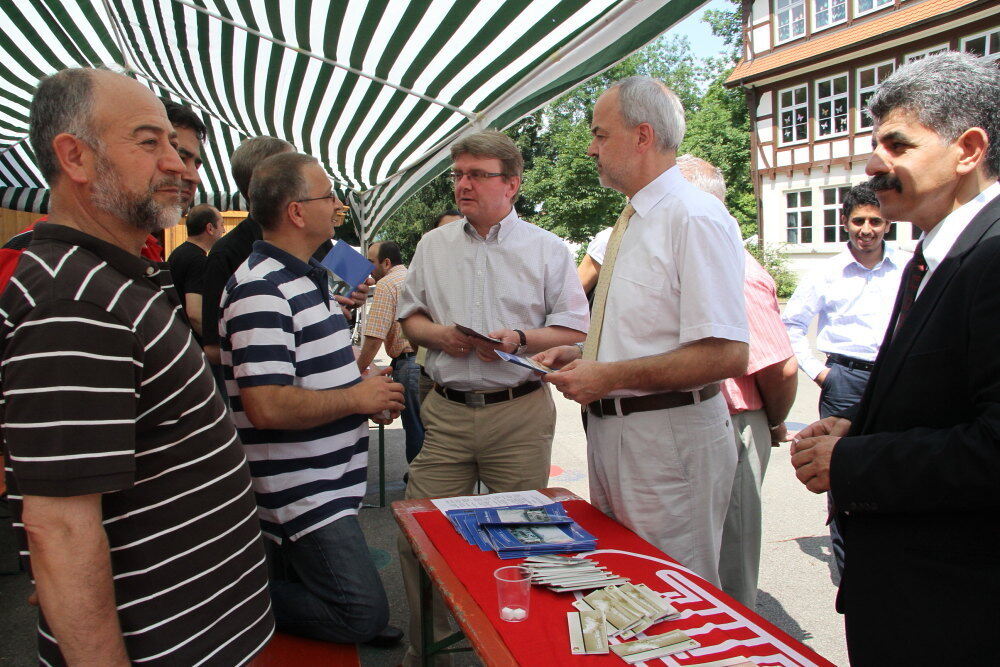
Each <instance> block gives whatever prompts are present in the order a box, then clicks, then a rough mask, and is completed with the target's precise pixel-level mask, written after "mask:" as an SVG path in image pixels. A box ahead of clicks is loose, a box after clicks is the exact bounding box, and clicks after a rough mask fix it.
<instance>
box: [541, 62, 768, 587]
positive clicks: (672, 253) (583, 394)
mask: <svg viewBox="0 0 1000 667" xmlns="http://www.w3.org/2000/svg"><path fill="white" fill-rule="evenodd" d="M591 130H592V134H593V136H594V140H593V142H592V143H591V145H590V149H589V153H590V155H591V156H593V157H595V158H597V170H598V173H599V175H600V177H601V183H602V184H603V185H605V186H606V187H611V188H614V189H616V190H618V191H620V192H622V193H623V194H625V195H626V196H627V197H628V198H629V200H630V203H629V205H628V206H626V208H625V212H624V213H623V214H622V216H621V217H620V218H619V221H618V223H616V225H615V231H614V232H612V234H611V238H610V239H609V241H608V248H607V252H606V254H605V257H604V264H603V266H602V268H601V275H600V278H599V280H598V283H597V288H596V291H595V295H594V311H593V318H594V320H593V323H592V325H591V330H590V332H589V334H588V336H587V341H586V344H585V346H584V349H583V350H582V352H581V350H580V349H579V348H578V347H562V348H558V349H555V350H548V351H546V352H544V353H542V354H539V355H536V357H535V358H536V359H537V360H539V361H541V362H542V363H546V364H548V365H554V366H557V367H559V366H562V370H560V371H559V372H555V373H550V374H548V375H546V376H545V379H546V380H547V381H549V382H551V383H552V384H553V385H555V386H556V387H557V388H558V389H559V390H560V391H561V392H563V394H565V395H566V396H567V397H569V398H571V399H573V400H575V401H577V402H579V403H581V404H583V405H585V406H587V409H588V412H587V446H588V447H587V449H588V463H589V469H590V495H591V502H593V503H594V504H595V505H596V506H597V507H598V508H600V509H601V510H602V511H604V512H605V513H607V514H609V515H610V516H613V517H614V518H616V519H617V520H618V521H620V522H622V523H623V524H625V525H626V526H628V527H629V528H631V529H632V530H634V531H635V532H637V533H639V534H640V535H641V536H643V537H644V538H646V539H647V540H649V541H650V542H652V543H654V544H655V545H657V546H658V547H660V548H661V549H663V550H664V551H666V552H667V553H668V554H670V555H671V556H673V557H674V558H676V559H677V560H678V561H680V563H681V564H683V565H685V566H686V567H688V568H690V569H691V570H693V571H695V572H696V573H698V574H699V575H701V576H702V577H704V578H706V579H707V580H709V581H711V582H713V583H715V584H718V583H719V571H718V570H719V549H720V545H721V541H722V526H723V520H724V519H725V515H726V508H727V506H728V503H729V495H730V491H731V489H732V485H733V478H734V475H735V470H736V449H735V448H734V447H733V437H734V436H733V431H732V426H731V424H730V419H729V413H728V411H727V409H726V403H725V401H724V400H723V397H722V395H721V394H720V393H719V384H718V383H719V380H722V379H724V378H728V377H736V376H740V375H743V374H744V373H745V372H746V367H747V357H748V346H747V341H748V340H749V333H748V329H747V318H746V311H745V308H744V304H743V247H742V245H741V243H740V238H739V232H738V225H737V224H736V222H735V221H734V220H733V218H732V217H731V216H730V215H729V214H728V213H727V212H726V209H725V207H724V206H723V205H722V203H721V202H720V201H719V200H718V199H716V198H715V197H713V196H712V195H710V194H707V193H705V192H702V191H701V190H699V189H698V188H696V187H694V186H693V185H691V184H690V183H688V182H687V181H686V180H685V179H684V178H683V176H681V173H680V170H679V169H678V168H677V166H676V154H677V146H678V145H679V144H680V142H681V139H682V138H683V136H684V110H683V108H682V107H681V104H680V101H679V100H678V99H677V97H676V95H674V93H673V92H671V91H670V90H669V89H667V88H666V87H665V86H663V84H661V83H659V82H657V81H655V80H653V79H650V78H648V77H631V78H629V79H625V80H623V81H621V82H619V83H618V84H616V85H615V86H613V87H612V88H611V89H610V90H608V91H607V92H605V93H604V94H603V95H602V96H601V97H600V99H599V100H598V101H597V104H596V105H595V107H594V118H593V124H592V128H591ZM581 356H582V359H581V358H580V357H581Z"/></svg>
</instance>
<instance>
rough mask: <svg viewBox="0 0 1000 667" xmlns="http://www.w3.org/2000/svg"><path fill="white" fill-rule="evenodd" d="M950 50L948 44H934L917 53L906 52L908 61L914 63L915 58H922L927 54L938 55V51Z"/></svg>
mask: <svg viewBox="0 0 1000 667" xmlns="http://www.w3.org/2000/svg"><path fill="white" fill-rule="evenodd" d="M947 50H948V45H947V44H938V45H937V46H932V47H931V48H929V49H924V50H923V51H917V52H915V53H908V54H906V62H908V63H912V62H913V61H914V60H921V59H923V58H926V57H927V56H933V55H937V54H938V53H944V52H945V51H947Z"/></svg>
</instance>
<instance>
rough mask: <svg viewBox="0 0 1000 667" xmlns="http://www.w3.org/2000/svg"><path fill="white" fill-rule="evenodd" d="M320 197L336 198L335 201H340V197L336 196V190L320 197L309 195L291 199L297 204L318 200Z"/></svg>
mask: <svg viewBox="0 0 1000 667" xmlns="http://www.w3.org/2000/svg"><path fill="white" fill-rule="evenodd" d="M320 199H336V200H337V201H340V198H339V197H337V193H336V192H331V193H330V194H328V195H323V196H322V197H309V198H308V199H293V200H292V202H294V203H297V204H302V203H305V202H307V201H318V200H320Z"/></svg>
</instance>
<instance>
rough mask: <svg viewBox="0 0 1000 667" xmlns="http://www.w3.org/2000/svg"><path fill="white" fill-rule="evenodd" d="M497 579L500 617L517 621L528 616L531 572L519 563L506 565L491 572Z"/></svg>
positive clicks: (513, 621) (512, 621)
mask: <svg viewBox="0 0 1000 667" xmlns="http://www.w3.org/2000/svg"><path fill="white" fill-rule="evenodd" d="M493 578H494V579H496V581H497V607H498V609H499V611H500V618H501V619H502V620H504V621H510V622H511V623H518V622H520V621H523V620H525V619H526V618H528V603H529V601H530V600H531V573H530V572H529V571H528V568H526V567H522V566H520V565H508V566H506V567H501V568H498V569H497V570H496V571H494V572H493Z"/></svg>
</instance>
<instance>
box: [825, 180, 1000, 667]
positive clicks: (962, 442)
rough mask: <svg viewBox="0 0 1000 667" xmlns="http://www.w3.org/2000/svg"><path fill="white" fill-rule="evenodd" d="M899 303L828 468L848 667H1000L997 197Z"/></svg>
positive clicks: (999, 206)
mask: <svg viewBox="0 0 1000 667" xmlns="http://www.w3.org/2000/svg"><path fill="white" fill-rule="evenodd" d="M904 280H905V277H904ZM901 293H902V287H901V289H900V294H901ZM899 302H900V298H899V297H897V299H896V306H895V309H894V311H893V315H892V318H891V319H890V325H889V329H888V331H887V333H886V338H885V341H884V342H883V344H882V347H881V350H880V352H879V356H878V358H877V360H876V365H875V369H874V371H873V372H872V376H871V379H870V380H869V383H868V387H867V389H866V391H865V394H864V397H863V398H862V400H861V403H860V404H859V406H858V410H857V412H856V414H855V415H854V419H853V422H852V427H851V431H850V433H849V435H848V437H845V438H842V439H841V440H840V441H839V442H838V443H837V446H836V447H835V448H834V452H833V458H832V462H831V471H830V479H831V487H832V493H833V500H834V503H835V505H836V507H837V509H838V511H839V512H840V514H839V516H838V518H839V520H840V522H841V525H842V527H843V532H844V536H845V544H846V546H845V551H846V570H845V573H844V579H843V581H842V583H841V589H840V593H839V595H838V609H839V610H840V611H843V612H844V613H845V614H846V616H847V618H846V622H847V636H848V647H849V650H850V655H851V660H852V664H854V665H894V664H904V662H905V664H907V665H924V664H928V665H930V664H934V665H978V664H984V665H986V664H988V665H1000V641H998V639H1000V638H998V636H997V635H998V634H1000V611H998V610H1000V197H997V198H995V199H993V200H992V201H991V202H988V203H987V205H986V207H985V208H984V209H982V210H981V211H980V213H979V215H977V216H976V217H975V218H973V220H972V221H971V222H970V223H969V225H968V226H967V227H966V229H965V231H964V232H962V234H961V235H960V236H959V238H958V239H957V240H956V242H955V244H954V246H953V247H952V249H951V251H950V253H949V254H948V256H947V257H946V258H945V260H944V261H943V262H941V264H940V265H939V266H938V267H937V269H936V270H935V272H934V273H933V274H932V275H931V277H930V278H929V279H928V280H927V281H926V284H925V285H924V289H923V291H922V292H921V293H920V296H919V297H918V299H917V300H916V302H915V303H914V305H913V307H912V309H911V310H910V313H909V315H908V317H907V319H906V320H905V322H904V324H903V325H902V326H901V327H900V328H899V330H898V331H897V332H896V334H895V336H893V335H892V329H893V323H895V321H896V319H897V314H898V310H899ZM940 630H944V631H945V632H946V633H949V634H950V636H947V635H940V634H939V633H938V631H940Z"/></svg>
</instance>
